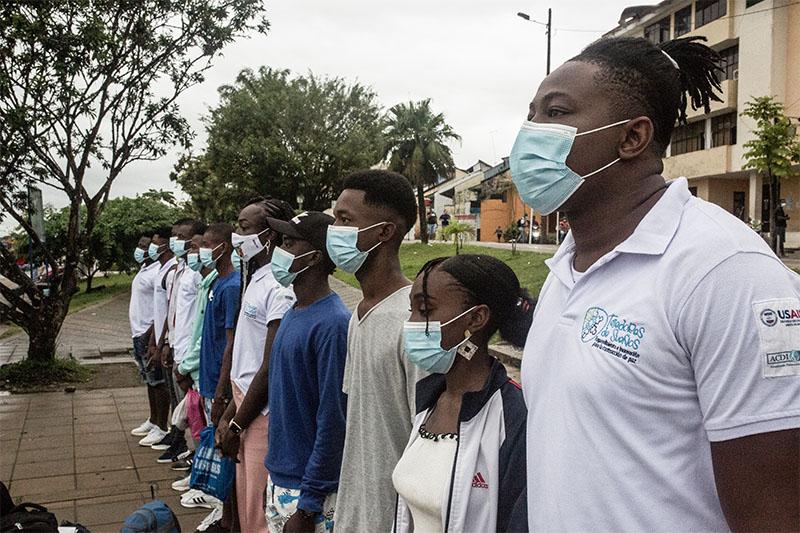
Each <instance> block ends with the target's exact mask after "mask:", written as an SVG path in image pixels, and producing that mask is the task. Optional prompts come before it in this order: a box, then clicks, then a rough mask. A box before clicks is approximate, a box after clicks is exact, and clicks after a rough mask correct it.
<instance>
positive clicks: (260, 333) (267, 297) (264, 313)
mask: <svg viewBox="0 0 800 533" xmlns="http://www.w3.org/2000/svg"><path fill="white" fill-rule="evenodd" d="M294 302H295V297H294V291H293V290H292V288H291V287H288V288H284V287H282V286H281V285H280V283H278V282H277V281H276V280H275V277H274V276H273V275H272V268H271V267H270V264H269V263H267V264H266V265H264V266H262V267H261V268H259V269H258V270H256V271H255V273H253V277H252V278H251V279H250V284H249V285H247V288H246V289H245V291H244V296H243V297H242V306H241V309H240V310H239V320H238V321H237V322H236V334H235V336H234V338H233V363H232V365H231V380H233V382H234V383H235V384H236V386H237V387H239V390H241V391H242V392H243V393H244V394H247V390H248V389H249V388H250V383H252V381H253V377H254V376H255V375H256V373H257V372H258V369H259V368H260V367H261V363H262V362H263V361H264V344H265V343H266V341H267V325H268V324H269V323H270V322H272V321H273V320H280V319H281V318H283V315H284V314H285V313H286V311H288V310H289V309H291V307H292V306H293V305H294ZM268 412H269V408H268V407H265V408H264V410H263V411H262V412H261V414H263V415H266V414H267V413H268Z"/></svg>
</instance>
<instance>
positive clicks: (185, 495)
mask: <svg viewBox="0 0 800 533" xmlns="http://www.w3.org/2000/svg"><path fill="white" fill-rule="evenodd" d="M199 494H203V491H202V490H197V489H189V491H188V492H184V493H183V494H181V502H183V500H186V501H189V500H190V499H192V498H193V497H195V496H197V495H199Z"/></svg>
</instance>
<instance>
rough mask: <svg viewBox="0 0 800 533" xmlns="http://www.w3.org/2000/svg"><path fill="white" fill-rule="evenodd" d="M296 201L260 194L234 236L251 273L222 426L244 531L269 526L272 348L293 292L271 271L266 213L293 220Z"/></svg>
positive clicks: (272, 243)
mask: <svg viewBox="0 0 800 533" xmlns="http://www.w3.org/2000/svg"><path fill="white" fill-rule="evenodd" d="M293 216H294V211H293V210H292V207H291V206H290V205H289V204H288V203H286V202H284V201H282V200H277V199H272V198H269V199H259V200H257V201H254V202H251V203H250V204H248V205H247V206H245V207H244V209H242V211H241V212H240V213H239V217H238V223H239V233H235V234H234V235H233V238H232V242H233V245H234V247H235V249H236V251H235V252H234V253H239V254H240V255H241V257H242V259H243V260H244V262H245V264H246V265H247V269H246V270H247V272H248V276H247V277H248V278H249V279H247V280H246V288H245V290H244V294H243V296H242V300H241V302H242V303H241V306H240V310H239V318H238V320H237V322H236V332H235V334H234V340H233V352H232V354H231V376H230V379H231V389H232V392H233V401H232V402H231V403H230V404H229V405H228V408H227V410H226V411H225V414H224V415H223V416H222V420H221V422H220V424H219V427H218V433H217V438H218V442H219V445H220V447H221V449H222V452H223V454H225V455H227V456H228V457H231V458H234V459H236V458H238V460H239V463H238V464H237V465H236V505H237V508H238V512H239V526H240V527H241V530H242V531H252V532H254V533H255V532H263V533H266V531H267V522H266V519H265V517H264V490H265V489H266V488H267V471H266V469H265V468H264V457H265V456H266V455H267V433H268V427H269V425H268V417H267V415H268V414H269V408H268V406H267V399H268V395H267V385H268V382H269V353H270V350H272V340H273V339H274V338H275V334H276V332H277V331H278V326H280V323H281V319H282V318H283V315H284V314H285V313H286V311H288V310H289V309H290V308H291V307H292V305H293V304H294V301H295V298H294V292H293V291H292V289H291V288H284V287H282V286H281V285H280V284H279V283H278V282H277V281H276V280H275V277H274V276H273V275H272V269H271V268H270V262H271V261H272V252H273V251H274V250H275V247H276V246H278V245H280V243H281V237H280V235H279V234H278V233H276V232H275V231H274V229H273V228H272V227H271V226H270V224H269V222H268V218H270V217H272V218H273V219H276V220H289V219H291V218H292V217H293Z"/></svg>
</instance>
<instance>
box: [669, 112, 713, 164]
mask: <svg viewBox="0 0 800 533" xmlns="http://www.w3.org/2000/svg"><path fill="white" fill-rule="evenodd" d="M671 146H672V148H671V149H670V155H680V154H685V153H688V152H696V151H697V150H702V149H703V148H705V146H706V122H705V120H698V121H697V122H690V123H689V124H687V125H685V126H678V127H677V128H675V131H673V132H672V145H671Z"/></svg>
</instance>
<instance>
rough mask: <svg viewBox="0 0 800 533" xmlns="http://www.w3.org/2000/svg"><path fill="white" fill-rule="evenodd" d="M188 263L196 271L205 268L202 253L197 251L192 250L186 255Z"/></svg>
mask: <svg viewBox="0 0 800 533" xmlns="http://www.w3.org/2000/svg"><path fill="white" fill-rule="evenodd" d="M186 264H187V265H189V268H191V269H192V270H194V271H195V272H200V269H202V268H203V263H201V262H200V254H199V253H197V252H192V253H190V254H189V255H187V256H186Z"/></svg>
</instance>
